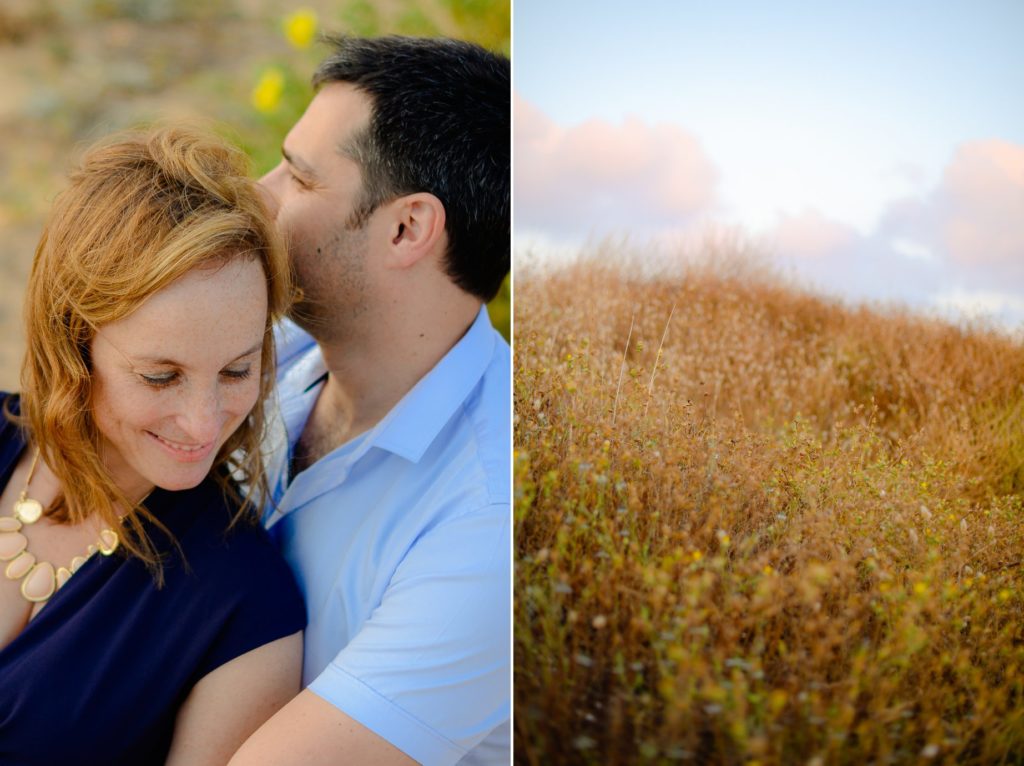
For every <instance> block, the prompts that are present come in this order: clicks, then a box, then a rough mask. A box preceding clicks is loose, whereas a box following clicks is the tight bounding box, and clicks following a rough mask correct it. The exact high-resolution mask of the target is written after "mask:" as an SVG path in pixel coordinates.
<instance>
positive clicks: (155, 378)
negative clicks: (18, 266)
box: [91, 258, 267, 499]
mask: <svg viewBox="0 0 1024 766" xmlns="http://www.w3.org/2000/svg"><path fill="white" fill-rule="evenodd" d="M266 318H267V283H266V278H265V277H264V274H263V267H262V265H261V264H260V263H259V262H258V261H256V260H251V259H247V258H235V259H233V260H231V261H229V262H227V263H226V264H225V265H223V266H219V267H214V268H209V269H206V268H204V269H196V270H193V271H191V272H189V273H188V274H186V275H185V276H183V277H181V278H180V279H178V280H177V281H176V282H173V283H172V284H170V285H169V286H168V287H166V288H164V289H163V290H161V291H160V292H158V293H156V294H154V295H152V296H151V297H150V298H149V299H147V300H146V301H145V302H144V303H143V304H142V305H141V306H140V307H139V308H138V309H137V310H136V311H135V312H133V313H132V314H130V315H128V316H127V317H125V318H124V319H120V320H118V321H117V322H112V323H110V324H107V325H104V326H103V327H101V328H100V329H99V331H98V332H97V333H96V336H95V338H93V341H92V346H91V352H92V374H93V402H92V404H93V417H94V419H95V421H96V425H97V427H98V428H99V431H100V434H101V436H102V438H103V442H102V444H101V450H100V454H101V455H102V457H103V461H104V463H105V464H106V466H107V468H108V470H109V471H110V472H111V476H112V477H113V479H114V481H115V482H116V483H117V485H118V486H119V487H120V488H121V490H122V491H124V492H125V493H126V494H127V495H128V497H129V498H133V499H138V498H141V497H142V496H143V495H145V494H146V493H147V492H149V491H150V490H151V489H152V488H153V487H154V486H158V487H162V488H163V489H169V490H180V489H188V488H190V487H194V486H196V485H197V484H199V483H200V482H201V481H202V480H203V479H204V478H205V477H206V475H207V474H208V473H209V472H210V468H211V466H212V465H213V461H214V458H215V457H216V456H217V452H218V450H219V449H220V448H221V446H222V445H223V444H224V442H225V441H226V440H227V438H228V437H229V436H230V435H231V434H232V433H234V431H235V429H237V428H238V426H239V425H241V423H242V422H243V421H244V420H245V418H246V416H247V415H248V414H249V411H250V410H251V409H252V408H253V405H255V403H256V398H257V397H258V396H259V391H260V368H261V361H262V358H261V353H262V349H263V333H264V328H265V326H266Z"/></svg>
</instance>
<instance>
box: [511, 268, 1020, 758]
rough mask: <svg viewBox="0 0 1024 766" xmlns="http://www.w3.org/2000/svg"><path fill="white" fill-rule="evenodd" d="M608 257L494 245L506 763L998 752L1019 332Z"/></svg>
mask: <svg viewBox="0 0 1024 766" xmlns="http://www.w3.org/2000/svg"><path fill="white" fill-rule="evenodd" d="M628 255H629V254H623V253H600V252H598V253H595V254H592V256H593V257H591V258H588V259H584V260H582V261H581V262H579V263H576V264H572V265H569V266H566V267H564V268H561V269H554V270H548V271H539V270H535V271H530V270H525V269H519V270H517V273H516V304H515V314H516V318H515V322H516V343H515V372H514V393H515V413H516V414H515V448H516V451H515V459H514V476H515V484H514V487H515V490H514V491H515V496H514V509H515V510H514V525H515V530H514V531H515V545H516V564H515V577H514V587H515V592H516V601H515V607H514V610H515V613H514V633H515V637H514V646H515V718H514V720H515V728H516V734H515V747H516V750H515V752H516V761H517V763H522V764H548V763H567V764H571V763H579V764H617V763H659V764H660V763H694V764H747V765H748V766H749V765H750V764H760V765H762V766H766V765H768V764H780V765H781V764H817V765H818V766H823V765H824V764H861V763H877V764H887V763H888V764H916V763H962V764H978V765H980V764H999V763H1002V764H1006V763H1021V762H1022V757H1024V756H1022V754H1024V673H1022V669H1024V619H1022V618H1024V561H1022V556H1024V531H1022V530H1024V526H1022V521H1024V347H1022V346H1021V345H1020V343H1019V342H1014V341H1011V340H1009V339H1008V338H1006V337H1004V336H1002V335H999V334H997V333H994V332H991V331H989V330H986V329H985V328H982V327H966V328H962V327H954V326H951V325H948V324H943V323H941V322H939V321H935V320H931V319H927V318H922V317H918V316H914V315H911V314H907V313H903V312H900V311H897V310H883V309H876V308H868V307H848V306H843V305H839V304H836V303H833V302H830V301H828V300H824V299H821V298H818V297H815V296H813V295H809V294H806V293H804V292H802V291H800V290H797V289H795V288H793V287H791V286H789V285H787V284H786V283H785V282H784V281H782V280H780V279H778V278H776V277H775V276H773V275H772V274H771V273H769V272H767V271H766V270H765V269H763V268H761V267H759V266H758V264H757V263H756V262H754V261H744V259H743V258H742V257H736V254H734V253H712V254H709V255H711V256H713V257H714V259H713V260H711V261H709V264H706V265H702V266H692V267H689V268H687V269H685V270H681V271H680V272H678V273H673V274H663V275H660V276H658V277H650V278H643V277H638V276H637V274H639V273H642V271H641V269H640V268H637V267H636V264H635V263H630V261H629V258H628ZM637 258H638V259H639V260H642V254H640V255H639V256H637ZM616 260H618V261H620V265H613V263H614V261H616ZM715 263H718V264H728V265H714V264H715Z"/></svg>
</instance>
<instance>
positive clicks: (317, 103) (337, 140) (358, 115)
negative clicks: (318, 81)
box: [282, 82, 372, 170]
mask: <svg viewBox="0 0 1024 766" xmlns="http://www.w3.org/2000/svg"><path fill="white" fill-rule="evenodd" d="M371 115H372V106H371V101H370V98H369V96H367V95H366V94H365V93H363V92H362V91H361V90H358V89H357V88H356V87H355V86H353V85H351V84H350V83H344V82H331V83H327V84H326V85H324V86H323V87H321V88H320V90H319V91H318V92H317V93H316V95H314V96H313V100H312V101H311V102H310V104H309V106H308V107H307V108H306V112H305V114H303V115H302V117H301V118H300V119H299V121H298V122H297V123H296V124H295V126H294V127H293V128H292V129H291V131H289V133H288V136H287V137H286V138H285V141H284V146H283V148H282V153H283V154H284V157H285V159H286V160H288V161H289V162H290V163H291V164H292V165H293V166H294V167H296V168H297V169H300V170H301V169H302V166H301V164H300V163H305V164H306V165H307V166H310V165H311V163H312V162H313V161H314V159H315V158H314V157H313V156H311V155H312V154H313V153H314V152H316V153H319V152H321V151H323V150H326V149H330V150H331V151H333V152H334V153H341V152H343V150H344V149H345V147H347V146H348V145H349V143H350V142H351V140H352V139H353V138H354V137H355V136H357V135H358V134H359V133H360V132H361V131H363V130H364V129H365V128H366V127H367V126H368V125H369V122H370V118H371Z"/></svg>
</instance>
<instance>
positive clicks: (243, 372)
mask: <svg viewBox="0 0 1024 766" xmlns="http://www.w3.org/2000/svg"><path fill="white" fill-rule="evenodd" d="M251 374H252V367H251V366H249V365H246V366H245V367H240V368H237V369H228V370H223V371H221V375H223V376H224V377H225V378H229V379H230V380H245V379H246V378H248V377H249V376H250V375H251Z"/></svg>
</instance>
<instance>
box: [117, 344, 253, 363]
mask: <svg viewBox="0 0 1024 766" xmlns="http://www.w3.org/2000/svg"><path fill="white" fill-rule="evenodd" d="M262 348H263V341H260V342H259V343H257V344H256V345H255V346H253V347H252V348H250V349H249V350H248V351H243V352H242V353H241V354H239V355H238V356H236V357H235V358H234V359H232V360H231V362H237V361H238V360H239V359H244V358H245V357H247V356H252V355H253V354H255V353H256V352H257V351H260V350H261V349H262ZM126 356H127V355H126ZM129 361H131V362H132V363H133V364H158V365H167V366H168V367H180V366H181V362H179V361H177V360H175V359H168V358H167V357H165V356H161V357H156V356H137V357H135V358H134V359H130V360H129ZM231 362H228V364H231Z"/></svg>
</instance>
